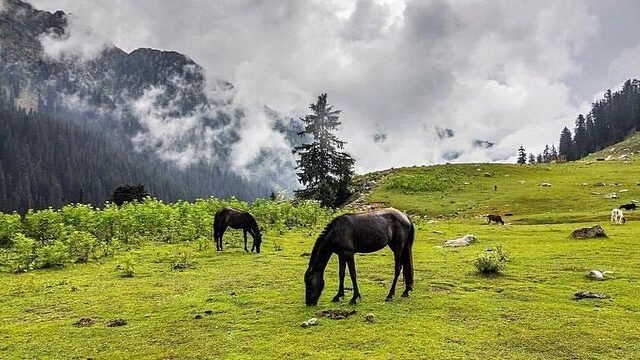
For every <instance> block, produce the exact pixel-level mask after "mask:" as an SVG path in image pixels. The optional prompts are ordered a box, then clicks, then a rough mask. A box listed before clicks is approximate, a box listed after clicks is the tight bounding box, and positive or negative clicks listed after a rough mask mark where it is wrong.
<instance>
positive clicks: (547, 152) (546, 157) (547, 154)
mask: <svg viewBox="0 0 640 360" xmlns="http://www.w3.org/2000/svg"><path fill="white" fill-rule="evenodd" d="M542 161H543V162H545V163H550V162H551V149H549V145H548V144H547V145H545V146H544V151H542Z"/></svg>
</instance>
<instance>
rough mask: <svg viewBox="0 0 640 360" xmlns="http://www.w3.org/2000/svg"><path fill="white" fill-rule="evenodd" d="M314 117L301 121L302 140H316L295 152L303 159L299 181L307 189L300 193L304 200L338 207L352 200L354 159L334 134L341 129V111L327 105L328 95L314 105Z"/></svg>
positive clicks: (322, 95)
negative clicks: (302, 125) (350, 189)
mask: <svg viewBox="0 0 640 360" xmlns="http://www.w3.org/2000/svg"><path fill="white" fill-rule="evenodd" d="M310 109H311V111H312V113H311V114H309V115H307V116H305V117H304V118H301V119H300V120H301V121H302V122H303V123H304V130H303V131H301V132H300V133H299V135H300V136H306V137H309V138H311V139H312V142H310V143H304V144H301V145H298V146H296V147H294V148H293V153H294V154H298V155H299V159H298V160H297V167H296V169H298V170H299V172H298V173H297V175H298V180H299V181H300V183H301V184H302V185H304V186H305V188H304V189H302V190H297V191H296V195H297V196H298V197H299V198H302V199H315V200H319V201H320V203H321V204H322V205H324V206H329V207H337V206H339V205H341V204H342V203H343V202H344V201H346V199H347V198H348V197H349V195H350V193H349V189H348V185H349V182H350V180H351V177H352V176H353V164H354V160H353V158H352V157H351V156H350V155H349V154H348V153H346V152H344V151H341V150H342V149H343V148H344V145H345V142H344V141H342V140H340V139H338V137H337V136H336V135H335V134H334V132H335V131H336V130H337V128H338V126H339V125H340V121H339V120H338V118H339V115H340V110H334V109H333V106H331V105H329V104H327V94H326V93H323V94H321V95H320V96H318V100H317V101H316V103H315V104H311V105H310Z"/></svg>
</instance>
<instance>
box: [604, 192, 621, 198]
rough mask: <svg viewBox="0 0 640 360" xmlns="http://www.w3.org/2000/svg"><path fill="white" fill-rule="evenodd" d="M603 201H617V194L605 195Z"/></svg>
mask: <svg viewBox="0 0 640 360" xmlns="http://www.w3.org/2000/svg"><path fill="white" fill-rule="evenodd" d="M602 197H603V198H604V199H617V198H618V194H617V193H609V194H606V195H603V196H602Z"/></svg>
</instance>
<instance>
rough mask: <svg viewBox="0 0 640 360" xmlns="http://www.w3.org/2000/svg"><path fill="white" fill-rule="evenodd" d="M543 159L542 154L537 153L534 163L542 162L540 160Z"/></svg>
mask: <svg viewBox="0 0 640 360" xmlns="http://www.w3.org/2000/svg"><path fill="white" fill-rule="evenodd" d="M543 161H544V159H543V157H542V154H538V156H537V157H536V163H538V164H542V162H543Z"/></svg>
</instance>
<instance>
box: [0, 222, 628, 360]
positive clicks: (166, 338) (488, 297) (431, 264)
mask: <svg viewBox="0 0 640 360" xmlns="http://www.w3.org/2000/svg"><path fill="white" fill-rule="evenodd" d="M600 216H601V217H602V218H606V216H607V214H606V213H604V212H603V213H601V214H600ZM579 225H580V224H571V225H567V224H553V225H507V226H495V225H492V226H488V225H484V224H483V223H482V220H479V219H478V220H476V219H467V220H461V221H459V222H452V221H447V222H439V223H435V224H427V223H420V224H418V227H417V230H418V231H417V241H416V244H415V251H414V254H415V255H414V256H415V258H414V262H415V267H416V286H415V291H414V292H412V294H411V297H410V298H408V299H404V298H399V297H398V298H396V299H394V301H393V302H390V303H386V302H384V301H383V300H384V297H385V295H386V292H387V291H388V286H389V283H390V280H391V275H392V267H393V266H392V262H393V260H392V259H393V257H392V254H391V252H390V251H389V250H385V251H382V252H379V253H376V254H371V255H363V256H358V257H357V258H356V264H357V267H358V276H359V281H360V283H359V284H360V286H361V291H362V293H363V299H362V302H361V303H360V304H358V305H356V306H355V307H353V308H355V309H357V311H358V313H357V314H356V315H355V316H353V317H351V318H349V319H346V320H329V319H326V318H320V320H319V323H320V324H319V325H318V326H316V327H311V328H307V329H303V328H301V327H300V323H301V322H302V321H304V320H307V319H309V318H311V317H314V316H315V313H316V311H318V310H321V309H333V308H352V306H350V305H348V304H347V302H348V298H349V296H350V294H349V292H348V293H347V296H346V299H345V301H344V302H342V303H341V304H334V303H331V302H330V300H331V297H332V296H333V295H334V293H335V291H336V290H337V274H336V272H337V271H336V268H337V264H336V263H337V261H336V260H335V258H334V259H332V260H331V262H330V263H329V266H328V270H327V274H326V282H327V284H326V288H325V291H324V293H323V295H322V297H321V298H320V302H319V306H318V307H315V308H309V307H306V306H304V302H303V294H304V284H303V281H302V276H303V273H304V270H305V268H306V265H307V261H308V257H301V256H300V255H301V253H303V252H308V251H310V249H311V246H312V244H313V241H314V240H315V236H317V234H318V232H319V230H320V229H315V230H314V231H312V232H311V233H308V232H305V233H300V232H295V233H287V234H284V235H281V236H277V238H278V241H279V243H280V245H281V246H282V251H273V250H272V249H271V248H270V246H271V244H270V241H269V238H268V237H266V238H265V241H266V242H265V243H264V244H263V249H264V251H263V253H262V254H260V255H251V254H245V253H244V251H241V250H239V249H228V250H226V251H225V252H222V253H217V252H215V250H214V249H213V247H209V248H208V249H204V250H202V251H198V250H197V249H195V247H194V246H193V245H184V244H175V245H167V244H153V245H145V246H143V247H140V248H133V249H131V251H130V252H131V253H132V254H134V257H135V259H136V263H137V265H136V276H135V277H133V278H123V277H120V276H119V272H118V271H116V270H115V268H116V266H117V264H118V263H119V260H120V257H116V258H114V259H109V260H107V261H105V262H103V263H101V264H98V263H90V264H87V265H76V266H71V267H69V268H65V269H59V270H55V269H53V270H45V271H34V272H32V273H26V274H20V275H12V274H0V284H1V285H0V299H2V301H1V306H0V357H2V358H16V359H24V358H39V359H41V358H51V359H54V358H55V359H59V358H88V357H91V358H94V359H117V358H123V359H125V358H149V359H165V358H176V359H178V358H179V359H189V358H290V359H298V358H307V357H313V358H327V359H334V358H347V357H348V358H355V359H358V358H394V359H397V358H487V357H501V358H513V359H550V358H575V359H602V358H615V359H621V358H628V359H632V358H638V357H640V348H639V345H638V344H640V332H638V330H637V328H636V326H635V324H637V323H638V322H639V321H640V300H639V299H638V297H637V291H638V289H639V288H640V286H639V283H638V281H639V280H640V275H639V274H640V261H639V260H638V259H639V258H640V250H638V246H637V234H638V228H637V224H636V223H629V224H628V225H625V226H619V227H612V226H607V227H606V229H607V231H608V233H609V235H610V238H609V239H606V240H570V239H569V238H568V237H567V235H568V234H569V232H570V231H571V230H572V229H573V228H575V227H576V226H579ZM433 230H440V231H443V232H444V234H436V233H433ZM465 233H474V234H475V235H476V236H478V238H479V242H478V243H476V244H474V245H472V246H470V247H468V248H462V249H447V248H440V247H438V246H439V245H440V244H441V243H442V240H444V239H448V238H453V237H458V236H460V235H463V234H465ZM272 236H275V235H272ZM495 244H503V246H504V247H505V249H506V250H507V251H508V253H509V256H510V257H511V258H512V261H511V262H510V263H509V265H508V268H507V270H506V272H505V274H504V275H502V276H497V277H490V278H485V277H481V276H478V275H476V274H474V272H473V266H472V262H473V259H474V258H475V257H476V255H477V253H478V252H479V251H481V250H482V249H484V248H486V247H488V246H491V245H495ZM184 247H191V248H192V249H193V261H194V263H195V264H194V266H193V267H192V268H189V269H187V270H185V271H181V272H180V271H174V270H171V267H170V260H169V258H171V256H170V255H171V254H173V253H176V252H178V251H179V250H181V249H182V248H184ZM590 269H599V270H610V271H613V272H614V273H613V274H611V275H610V277H611V278H610V279H609V280H606V281H602V282H594V281H591V280H588V279H586V278H585V273H586V272H587V271H588V270H590ZM347 279H348V277H347ZM400 285H401V284H400ZM347 286H348V287H350V283H349V281H347ZM578 290H590V291H595V292H603V293H606V294H607V295H609V296H610V299H606V300H581V301H575V300H573V299H572V295H573V293H574V292H575V291H578ZM205 310H210V311H211V312H212V313H211V315H206V314H205V313H204V312H205ZM369 312H372V313H374V314H375V316H376V322H375V323H373V324H370V323H367V322H365V321H364V319H363V316H364V314H366V313H369ZM196 314H202V316H203V317H202V319H199V320H196V319H195V318H194V317H195V315H196ZM82 317H89V318H92V319H94V321H95V323H94V324H93V325H92V326H90V327H83V328H79V327H75V326H73V323H74V322H75V321H77V320H78V319H80V318H82ZM115 318H123V319H126V320H127V322H128V324H127V325H126V326H123V327H114V328H108V327H106V326H105V325H104V322H105V321H107V320H110V319H115Z"/></svg>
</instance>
